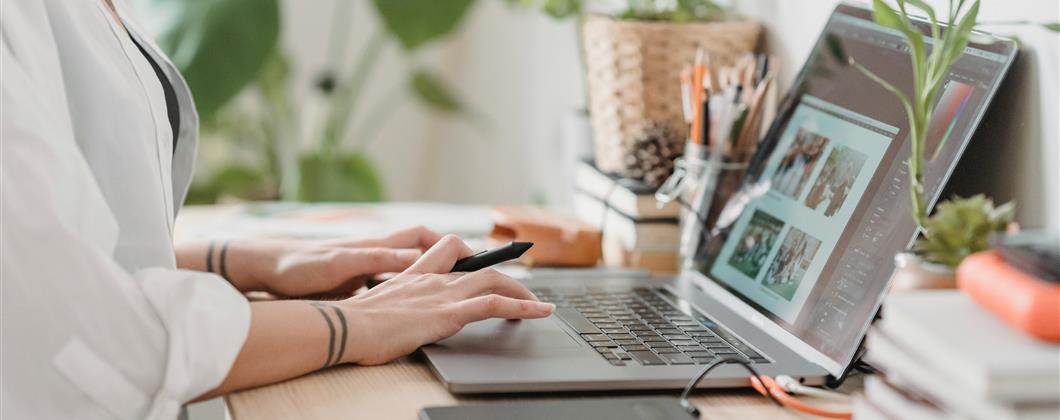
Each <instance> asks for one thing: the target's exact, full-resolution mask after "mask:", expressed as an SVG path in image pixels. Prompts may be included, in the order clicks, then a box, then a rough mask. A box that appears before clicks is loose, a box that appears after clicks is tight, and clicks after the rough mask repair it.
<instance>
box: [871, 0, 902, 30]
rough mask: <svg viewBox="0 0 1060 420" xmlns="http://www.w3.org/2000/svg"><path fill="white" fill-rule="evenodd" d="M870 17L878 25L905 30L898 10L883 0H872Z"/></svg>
mask: <svg viewBox="0 0 1060 420" xmlns="http://www.w3.org/2000/svg"><path fill="white" fill-rule="evenodd" d="M872 17H873V19H875V20H876V23H879V24H880V25H883V26H886V27H888V28H891V29H897V30H899V31H904V30H905V27H904V25H903V24H902V18H901V17H899V16H898V12H896V11H895V10H894V9H892V8H891V6H890V5H888V4H887V3H886V2H884V1H883V0H872Z"/></svg>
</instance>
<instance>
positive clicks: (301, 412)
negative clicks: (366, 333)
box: [227, 357, 860, 420]
mask: <svg viewBox="0 0 1060 420" xmlns="http://www.w3.org/2000/svg"><path fill="white" fill-rule="evenodd" d="M859 379H860V378H853V379H851V380H850V381H848V383H847V384H845V385H844V386H843V388H842V390H843V391H844V392H851V391H854V390H856V389H858V388H860V381H859ZM611 395H617V394H611ZM623 395H631V394H628V393H627V394H623ZM669 395H674V396H676V395H678V393H677V392H673V393H670V394H669ZM694 395H695V397H694V398H693V402H695V404H696V405H697V406H698V407H699V408H700V411H701V412H702V415H701V417H700V418H703V419H807V418H815V417H811V416H807V415H803V414H801V413H798V412H795V411H791V410H786V409H781V408H778V407H776V406H775V405H773V404H772V403H771V402H770V401H769V400H767V399H766V398H765V397H763V396H761V395H758V394H755V393H754V392H752V391H750V390H705V391H699V392H697V393H696V394H694ZM565 396H568V397H571V396H582V397H584V396H586V395H585V394H565ZM592 396H594V397H600V396H607V395H600V394H596V395H592ZM531 398H544V399H547V398H556V395H541V394H536V395H535V396H510V395H509V396H503V397H494V398H487V397H481V396H479V397H474V398H467V397H457V396H454V395H452V394H450V393H449V392H448V391H446V390H445V388H444V387H443V386H442V384H441V382H439V381H438V379H437V378H436V377H435V376H434V374H433V373H432V372H431V370H430V368H429V367H428V366H427V365H426V364H425V363H424V362H422V361H420V360H419V359H418V358H415V357H410V358H404V359H400V360H397V361H395V362H392V363H390V364H387V365H382V366H372V367H361V366H338V367H334V368H331V369H328V370H325V371H321V372H317V373H314V374H311V375H307V376H304V377H301V378H297V379H293V380H290V381H287V382H282V383H278V384H274V385H270V386H266V387H262V388H257V389H252V390H248V391H243V392H239V393H236V394H232V395H229V396H228V397H227V401H228V407H229V410H230V412H231V413H232V418H233V419H234V420H249V419H339V418H343V419H407V420H414V419H417V418H418V417H417V416H418V415H419V411H420V409H422V408H423V407H429V406H436V405H454V404H476V403H483V402H490V401H512V400H518V399H531ZM800 399H801V400H803V401H805V402H808V403H810V404H813V405H816V406H820V407H822V408H828V409H834V410H845V409H849V406H850V405H849V404H847V403H845V402H841V401H839V402H837V401H835V400H829V399H822V398H813V397H800Z"/></svg>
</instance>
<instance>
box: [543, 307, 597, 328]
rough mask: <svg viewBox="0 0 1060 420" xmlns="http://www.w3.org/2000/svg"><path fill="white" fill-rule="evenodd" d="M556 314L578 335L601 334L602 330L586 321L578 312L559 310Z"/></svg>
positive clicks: (565, 309)
mask: <svg viewBox="0 0 1060 420" xmlns="http://www.w3.org/2000/svg"><path fill="white" fill-rule="evenodd" d="M554 313H555V314H556V316H557V317H558V318H559V319H561V320H563V322H565V323H567V325H568V326H570V327H571V328H573V329H574V331H575V332H577V333H578V334H600V329H599V328H597V327H596V326H595V325H593V323H592V322H589V320H588V319H585V317H584V316H582V314H580V313H578V311H577V310H574V309H568V308H557V309H556V311H555V312H554Z"/></svg>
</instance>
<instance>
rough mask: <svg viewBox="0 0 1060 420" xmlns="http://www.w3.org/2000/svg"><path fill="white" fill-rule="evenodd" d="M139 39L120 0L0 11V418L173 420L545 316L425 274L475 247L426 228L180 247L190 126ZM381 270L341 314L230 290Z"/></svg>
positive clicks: (490, 283) (341, 305)
mask: <svg viewBox="0 0 1060 420" xmlns="http://www.w3.org/2000/svg"><path fill="white" fill-rule="evenodd" d="M142 34H143V31H142V30H140V28H139V27H138V26H137V24H136V22H135V21H133V20H132V19H130V16H129V14H128V12H127V10H126V8H125V7H124V6H123V5H122V4H120V3H117V2H116V3H115V4H110V3H109V1H108V0H81V1H70V0H17V1H3V2H0V37H2V39H0V41H2V42H0V44H2V45H0V48H2V57H0V63H2V93H3V95H2V102H0V116H2V121H0V132H2V137H0V138H2V149H0V188H2V190H0V191H2V200H0V206H2V207H0V218H2V222H3V225H2V229H0V259H2V267H3V271H2V293H0V294H2V299H3V301H2V322H3V328H2V331H3V337H2V338H3V340H2V372H3V378H2V380H3V382H2V385H3V386H2V388H0V390H2V391H0V392H2V395H0V400H2V401H3V403H2V404H0V407H2V409H0V417H2V418H120V419H141V418H150V419H172V418H176V417H177V416H178V415H179V414H180V412H181V407H182V406H183V405H184V404H185V403H187V402H189V401H194V400H196V399H203V398H209V397H212V396H216V395H221V394H225V393H228V392H232V391H236V390H239V389H244V388H249V387H254V386H258V385H264V384H268V383H273V382H276V381H281V380H284V379H287V378H291V377H295V376H298V375H302V374H305V373H308V372H312V371H314V370H317V369H321V368H325V367H329V366H333V365H337V364H343V363H357V364H364V365H372V364H379V363H385V362H387V361H390V360H393V359H395V358H397V357H400V356H402V355H405V354H408V353H410V352H412V351H414V350H415V349H416V348H417V347H419V346H421V345H423V344H426V343H431V342H434V341H437V340H439V339H442V338H444V337H447V336H449V335H452V334H454V333H456V332H457V331H458V330H460V328H462V327H463V325H465V324H467V323H469V322H473V321H476V320H481V319H484V318H489V317H504V318H512V319H516V318H538V317H545V316H548V315H549V314H550V313H551V311H552V306H551V305H548V304H544V303H540V302H537V301H536V299H535V298H534V296H533V295H532V294H531V293H530V292H529V291H528V290H527V289H526V288H525V287H523V286H522V285H520V284H519V283H518V282H515V281H514V280H512V279H510V278H508V277H505V276H503V275H500V274H498V273H497V272H495V271H492V270H484V271H480V272H475V273H470V274H467V273H456V274H440V273H448V271H449V270H450V269H451V268H452V267H453V263H454V262H455V261H456V260H457V259H458V258H460V257H462V256H466V255H469V253H470V250H469V249H468V248H467V246H465V245H464V244H463V243H462V242H461V241H460V240H459V239H457V238H455V237H446V238H439V237H438V235H436V234H434V233H432V232H429V231H427V230H425V229H410V230H406V231H402V232H398V233H395V234H393V235H390V236H386V237H381V238H373V239H366V240H362V241H345V242H294V241H270V242H243V241H234V242H215V243H199V244H187V245H182V246H180V247H176V248H175V247H174V246H173V244H172V225H173V220H174V215H175V213H176V212H177V211H178V210H179V207H180V202H181V201H182V199H183V197H184V195H185V193H186V191H187V187H188V183H189V180H190V176H191V172H192V171H191V169H192V157H193V156H194V152H195V146H196V144H195V143H196V131H197V117H196V115H195V112H194V110H193V108H192V101H191V97H190V95H189V93H188V90H187V87H186V86H185V84H184V82H183V80H182V79H181V78H180V75H179V74H178V73H177V71H176V69H175V68H174V67H173V65H172V64H171V63H170V62H169V61H168V60H167V59H166V58H165V57H164V56H163V55H162V54H161V53H160V52H159V50H158V48H157V47H156V46H155V45H154V44H153V43H151V42H150V41H149V40H147V39H146V38H144V37H143V36H142ZM421 254H422V256H421ZM210 271H212V273H211V272H210ZM382 272H400V273H401V274H400V275H398V276H397V277H396V278H393V279H391V280H389V281H387V282H384V283H383V284H382V285H380V286H377V287H375V288H373V289H371V290H370V291H368V292H366V293H363V294H360V295H358V296H356V297H353V298H350V299H346V300H342V301H333V302H313V301H305V300H277V301H265V302H253V303H249V302H248V301H247V300H246V299H245V298H244V296H243V294H242V293H241V292H247V291H253V290H264V291H269V292H273V293H276V294H279V295H282V296H287V297H298V296H306V295H316V294H320V293H326V292H331V291H345V290H351V289H353V288H357V287H359V286H360V285H361V283H360V281H358V280H356V279H361V278H364V277H365V276H366V275H369V276H370V275H372V274H375V273H382ZM350 279H354V280H350Z"/></svg>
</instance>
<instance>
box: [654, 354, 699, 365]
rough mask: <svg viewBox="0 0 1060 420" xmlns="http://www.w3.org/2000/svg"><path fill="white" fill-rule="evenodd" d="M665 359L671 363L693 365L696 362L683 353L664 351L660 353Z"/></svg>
mask: <svg viewBox="0 0 1060 420" xmlns="http://www.w3.org/2000/svg"><path fill="white" fill-rule="evenodd" d="M659 357H661V358H662V359H663V360H666V361H667V362H668V363H670V364H671V365H691V364H693V363H695V362H694V361H693V360H692V358H691V357H688V356H685V355H684V354H681V353H663V354H660V355H659Z"/></svg>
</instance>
